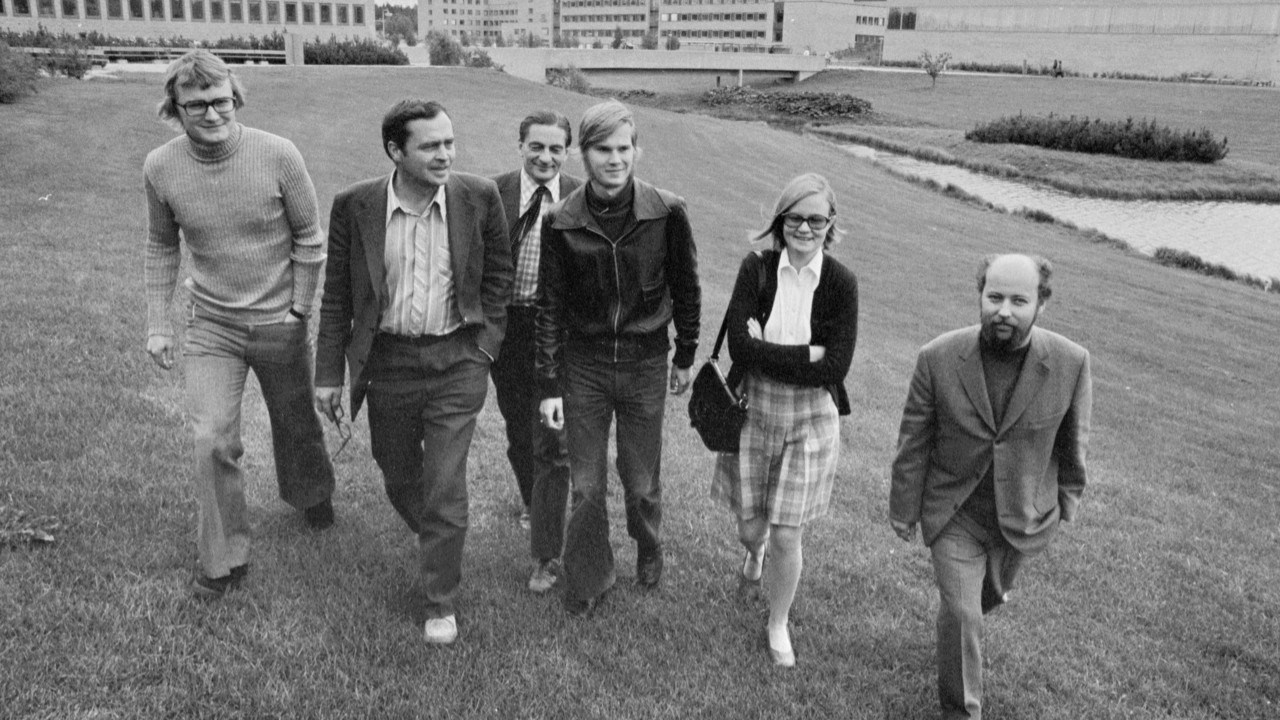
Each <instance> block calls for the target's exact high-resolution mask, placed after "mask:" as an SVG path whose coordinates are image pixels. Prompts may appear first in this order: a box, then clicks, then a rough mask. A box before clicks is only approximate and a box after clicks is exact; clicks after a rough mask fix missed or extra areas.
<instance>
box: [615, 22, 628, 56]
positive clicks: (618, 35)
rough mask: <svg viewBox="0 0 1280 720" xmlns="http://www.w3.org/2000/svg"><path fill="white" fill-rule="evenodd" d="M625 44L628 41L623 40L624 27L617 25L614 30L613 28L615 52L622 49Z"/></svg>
mask: <svg viewBox="0 0 1280 720" xmlns="http://www.w3.org/2000/svg"><path fill="white" fill-rule="evenodd" d="M624 42H626V40H624V39H623V35H622V26H621V25H616V26H614V28H613V49H614V50H617V49H618V48H620V47H622V44H623V43H624Z"/></svg>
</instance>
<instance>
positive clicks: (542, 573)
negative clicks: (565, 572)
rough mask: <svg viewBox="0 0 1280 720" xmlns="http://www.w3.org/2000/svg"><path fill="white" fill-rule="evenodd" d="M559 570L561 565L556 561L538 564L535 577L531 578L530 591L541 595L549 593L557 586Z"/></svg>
mask: <svg viewBox="0 0 1280 720" xmlns="http://www.w3.org/2000/svg"><path fill="white" fill-rule="evenodd" d="M559 570H560V568H559V563H558V562H556V561H555V560H547V561H546V562H540V563H538V567H536V568H534V571H533V575H531V576H530V577H529V589H530V590H531V591H533V592H535V593H537V594H539V595H541V594H543V593H545V592H547V591H548V590H550V589H551V588H552V587H553V586H554V585H555V584H556V580H557V577H556V574H557V572H558V571H559Z"/></svg>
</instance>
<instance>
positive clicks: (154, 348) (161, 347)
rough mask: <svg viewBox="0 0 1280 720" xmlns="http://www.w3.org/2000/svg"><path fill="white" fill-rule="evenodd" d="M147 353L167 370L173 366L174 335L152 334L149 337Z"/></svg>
mask: <svg viewBox="0 0 1280 720" xmlns="http://www.w3.org/2000/svg"><path fill="white" fill-rule="evenodd" d="M147 354H148V355H150V356H151V359H152V360H154V361H155V363H156V364H157V365H159V366H160V367H161V368H163V369H165V370H169V369H171V368H172V367H173V336H172V335H152V336H151V337H149V338H147Z"/></svg>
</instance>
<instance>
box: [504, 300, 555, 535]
mask: <svg viewBox="0 0 1280 720" xmlns="http://www.w3.org/2000/svg"><path fill="white" fill-rule="evenodd" d="M536 316H537V308H534V307H532V306H528V307H526V306H519V305H512V306H510V307H508V308H507V334H506V336H505V338H504V339H503V341H502V352H501V353H500V354H499V355H498V359H497V360H496V361H494V363H493V387H494V390H495V391H496V394H497V396H498V409H499V410H500V411H501V412H502V419H503V421H504V422H505V424H506V427H507V459H508V460H509V461H510V462H511V470H512V471H513V472H514V473H515V476H516V483H517V484H518V485H519V486H520V499H521V500H523V501H524V505H525V507H526V508H528V510H529V520H530V523H529V550H530V554H531V555H532V556H533V557H534V559H536V560H551V559H552V558H558V557H560V553H561V551H562V550H563V549H564V513H565V508H566V507H567V506H568V503H569V448H568V446H567V438H566V434H565V432H564V431H563V430H561V431H560V432H556V431H554V430H551V429H550V428H547V427H545V426H544V425H543V424H542V417H541V415H540V414H539V413H538V405H539V404H540V403H541V401H542V398H541V395H540V394H539V393H538V374H537V372H536V371H535V370H534V367H533V360H534V355H535V353H536V351H537V346H536V343H535V340H534V318H535V317H536Z"/></svg>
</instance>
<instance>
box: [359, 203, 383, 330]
mask: <svg viewBox="0 0 1280 720" xmlns="http://www.w3.org/2000/svg"><path fill="white" fill-rule="evenodd" d="M389 182H390V178H388V179H387V180H384V181H382V182H378V183H375V184H374V185H373V187H371V188H370V189H369V192H367V193H365V196H364V198H363V199H362V201H361V204H362V207H361V208H360V212H359V216H358V217H359V218H360V220H359V223H360V238H361V239H362V240H363V241H364V258H365V261H366V262H367V263H368V267H369V281H370V282H371V283H372V284H373V293H374V295H375V296H376V297H377V298H378V301H379V302H380V303H381V305H382V307H386V305H387V268H386V265H385V263H386V259H385V258H384V257H383V254H384V253H385V252H386V246H387V183H389Z"/></svg>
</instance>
